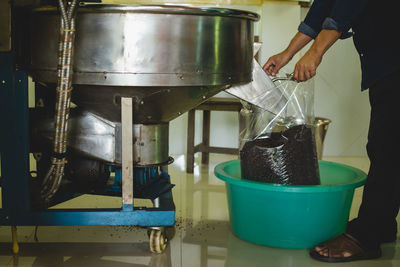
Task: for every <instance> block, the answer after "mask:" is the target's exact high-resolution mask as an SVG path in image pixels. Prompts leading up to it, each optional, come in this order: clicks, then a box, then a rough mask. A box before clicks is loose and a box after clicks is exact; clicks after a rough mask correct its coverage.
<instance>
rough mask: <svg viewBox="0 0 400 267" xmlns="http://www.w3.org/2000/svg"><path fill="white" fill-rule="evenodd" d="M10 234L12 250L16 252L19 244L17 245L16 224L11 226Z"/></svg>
mask: <svg viewBox="0 0 400 267" xmlns="http://www.w3.org/2000/svg"><path fill="white" fill-rule="evenodd" d="M11 236H12V243H13V246H12V250H13V253H14V254H18V252H19V245H18V237H17V226H11Z"/></svg>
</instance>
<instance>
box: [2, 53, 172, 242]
mask: <svg viewBox="0 0 400 267" xmlns="http://www.w3.org/2000/svg"><path fill="white" fill-rule="evenodd" d="M28 114H29V112H28V77H27V75H26V73H25V72H22V71H15V69H14V62H13V55H12V53H0V125H1V127H0V156H1V188H2V209H1V210H0V225H10V226H20V225H21V226H22V225H24V226H28V225H31V226H37V225H44V226H55V225H58V226H61V225H136V226H141V227H161V226H173V225H174V224H175V206H174V203H173V199H172V192H171V191H169V192H166V193H164V194H163V195H162V196H160V201H159V207H157V208H140V209H134V207H133V206H134V205H133V204H134V203H133V190H134V189H133V179H134V177H133V162H132V158H133V154H132V142H133V140H132V99H130V98H128V99H127V98H123V99H122V116H123V122H122V125H123V127H124V128H123V130H122V133H123V140H125V141H123V142H125V143H123V146H122V147H123V151H122V153H123V154H124V156H123V158H124V160H123V162H124V163H123V170H122V172H123V179H122V181H123V190H122V195H123V206H122V208H121V209H51V210H50V209H49V210H34V209H32V206H31V190H30V180H31V177H30V174H29V171H30V168H29V118H28ZM15 240H16V232H15Z"/></svg>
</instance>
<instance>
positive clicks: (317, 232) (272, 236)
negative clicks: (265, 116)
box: [214, 160, 367, 249]
mask: <svg viewBox="0 0 400 267" xmlns="http://www.w3.org/2000/svg"><path fill="white" fill-rule="evenodd" d="M319 171H320V177H321V185H311V186H310V185H277V184H268V183H260V182H253V181H249V180H244V179H241V168H240V160H232V161H228V162H224V163H221V164H219V165H217V166H216V167H215V169H214V172H215V175H216V176H217V177H218V178H220V179H221V180H223V181H225V182H226V192H227V199H228V206H229V216H230V224H231V229H232V232H233V233H234V234H235V235H237V236H238V237H239V238H241V239H244V240H246V241H249V242H252V243H255V244H259V245H264V246H271V247H277V248H293V249H306V248H311V247H313V246H315V245H317V244H319V243H320V242H323V241H326V240H328V239H331V238H332V237H334V236H336V235H339V234H340V233H342V232H343V231H344V230H345V228H346V224H347V221H348V219H349V213H350V208H351V204H352V201H353V195H354V190H355V188H357V187H360V186H362V185H363V184H364V183H365V180H366V178H367V175H366V173H365V172H363V171H361V170H359V169H357V168H354V167H351V166H347V165H343V164H338V163H333V162H327V161H319Z"/></svg>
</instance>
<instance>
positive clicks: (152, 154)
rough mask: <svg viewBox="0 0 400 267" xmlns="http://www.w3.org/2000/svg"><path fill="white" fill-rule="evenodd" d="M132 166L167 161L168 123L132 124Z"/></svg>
mask: <svg viewBox="0 0 400 267" xmlns="http://www.w3.org/2000/svg"><path fill="white" fill-rule="evenodd" d="M133 132H134V134H133V135H134V144H133V164H134V166H146V165H155V164H161V163H165V162H168V143H169V140H168V136H169V124H168V123H164V124H153V125H143V124H135V125H134V126H133Z"/></svg>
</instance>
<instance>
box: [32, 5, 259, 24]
mask: <svg viewBox="0 0 400 267" xmlns="http://www.w3.org/2000/svg"><path fill="white" fill-rule="evenodd" d="M56 10H57V9H56V8H55V7H41V8H36V9H35V11H38V12H54V11H56ZM78 10H79V12H85V13H91V12H96V13H99V12H107V13H113V12H116V13H121V12H122V13H124V12H126V13H150V14H176V15H199V16H223V17H235V18H242V19H250V20H253V21H258V20H259V19H260V16H259V15H258V14H257V13H253V12H248V11H243V10H238V9H227V8H210V7H207V8H205V7H193V6H186V5H129V6H128V5H101V4H83V5H81V7H80V8H79V9H78Z"/></svg>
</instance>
